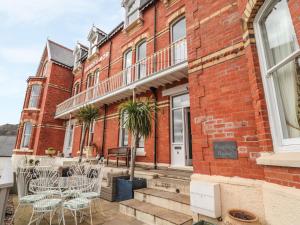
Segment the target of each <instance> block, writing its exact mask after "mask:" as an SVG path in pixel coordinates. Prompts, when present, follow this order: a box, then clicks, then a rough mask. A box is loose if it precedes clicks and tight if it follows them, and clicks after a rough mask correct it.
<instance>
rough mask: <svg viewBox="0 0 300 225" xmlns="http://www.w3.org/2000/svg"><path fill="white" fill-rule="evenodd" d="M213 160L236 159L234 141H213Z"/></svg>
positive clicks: (236, 153)
mask: <svg viewBox="0 0 300 225" xmlns="http://www.w3.org/2000/svg"><path fill="white" fill-rule="evenodd" d="M213 147H214V157H215V159H237V158H238V152H237V144H236V142H235V141H215V142H214V143H213Z"/></svg>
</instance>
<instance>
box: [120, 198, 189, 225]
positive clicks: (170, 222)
mask: <svg viewBox="0 0 300 225" xmlns="http://www.w3.org/2000/svg"><path fill="white" fill-rule="evenodd" d="M120 212H121V213H123V214H125V215H127V216H132V217H135V218H136V219H138V220H140V221H142V222H144V223H146V224H149V225H192V224H193V219H192V217H191V216H189V215H186V214H183V213H179V212H176V211H173V210H169V209H165V208H162V207H158V206H156V205H153V204H150V203H147V202H141V201H138V200H136V199H130V200H127V201H123V202H120Z"/></svg>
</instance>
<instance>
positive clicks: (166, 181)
mask: <svg viewBox="0 0 300 225" xmlns="http://www.w3.org/2000/svg"><path fill="white" fill-rule="evenodd" d="M147 187H148V188H153V189H158V190H162V191H169V192H175V193H180V194H185V195H190V180H184V179H176V178H169V177H161V178H157V179H152V180H147Z"/></svg>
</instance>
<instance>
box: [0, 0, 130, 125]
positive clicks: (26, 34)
mask: <svg viewBox="0 0 300 225" xmlns="http://www.w3.org/2000/svg"><path fill="white" fill-rule="evenodd" d="M123 14H124V12H123V8H122V7H121V0H0V21H1V23H0V30H1V33H0V125H1V124H5V123H18V122H19V119H20V113H21V110H22V107H23V101H24V95H25V90H26V79H27V77H28V76H30V75H35V72H36V70H37V66H38V63H39V60H40V58H41V55H42V52H43V49H44V46H45V43H46V40H47V38H49V39H51V40H53V41H56V42H58V43H61V44H63V45H65V46H66V47H69V48H71V49H73V48H74V46H75V44H76V42H77V41H80V42H82V43H86V44H87V40H86V37H87V34H88V32H89V30H90V28H91V26H92V25H93V24H95V25H96V26H97V27H99V28H100V29H102V30H103V31H105V32H109V31H110V30H111V29H113V28H114V27H115V26H116V25H118V24H119V23H120V22H121V21H122V19H123Z"/></svg>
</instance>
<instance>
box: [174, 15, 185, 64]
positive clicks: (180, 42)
mask: <svg viewBox="0 0 300 225" xmlns="http://www.w3.org/2000/svg"><path fill="white" fill-rule="evenodd" d="M181 20H185V36H184V37H182V38H181V39H179V40H174V27H175V26H176V24H178V23H179V22H180V21H181ZM186 28H187V27H186V17H185V15H183V16H180V17H178V18H177V19H176V20H174V21H173V22H172V23H171V24H170V41H171V46H172V47H171V51H172V52H171V62H172V64H175V65H176V64H178V63H181V60H180V61H179V62H177V60H178V59H176V58H175V57H176V56H175V53H176V51H178V48H179V50H180V54H183V57H182V61H184V59H187V45H186V42H183V40H184V39H185V38H186V35H187V29H186ZM181 51H184V52H181ZM177 57H178V56H177Z"/></svg>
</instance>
